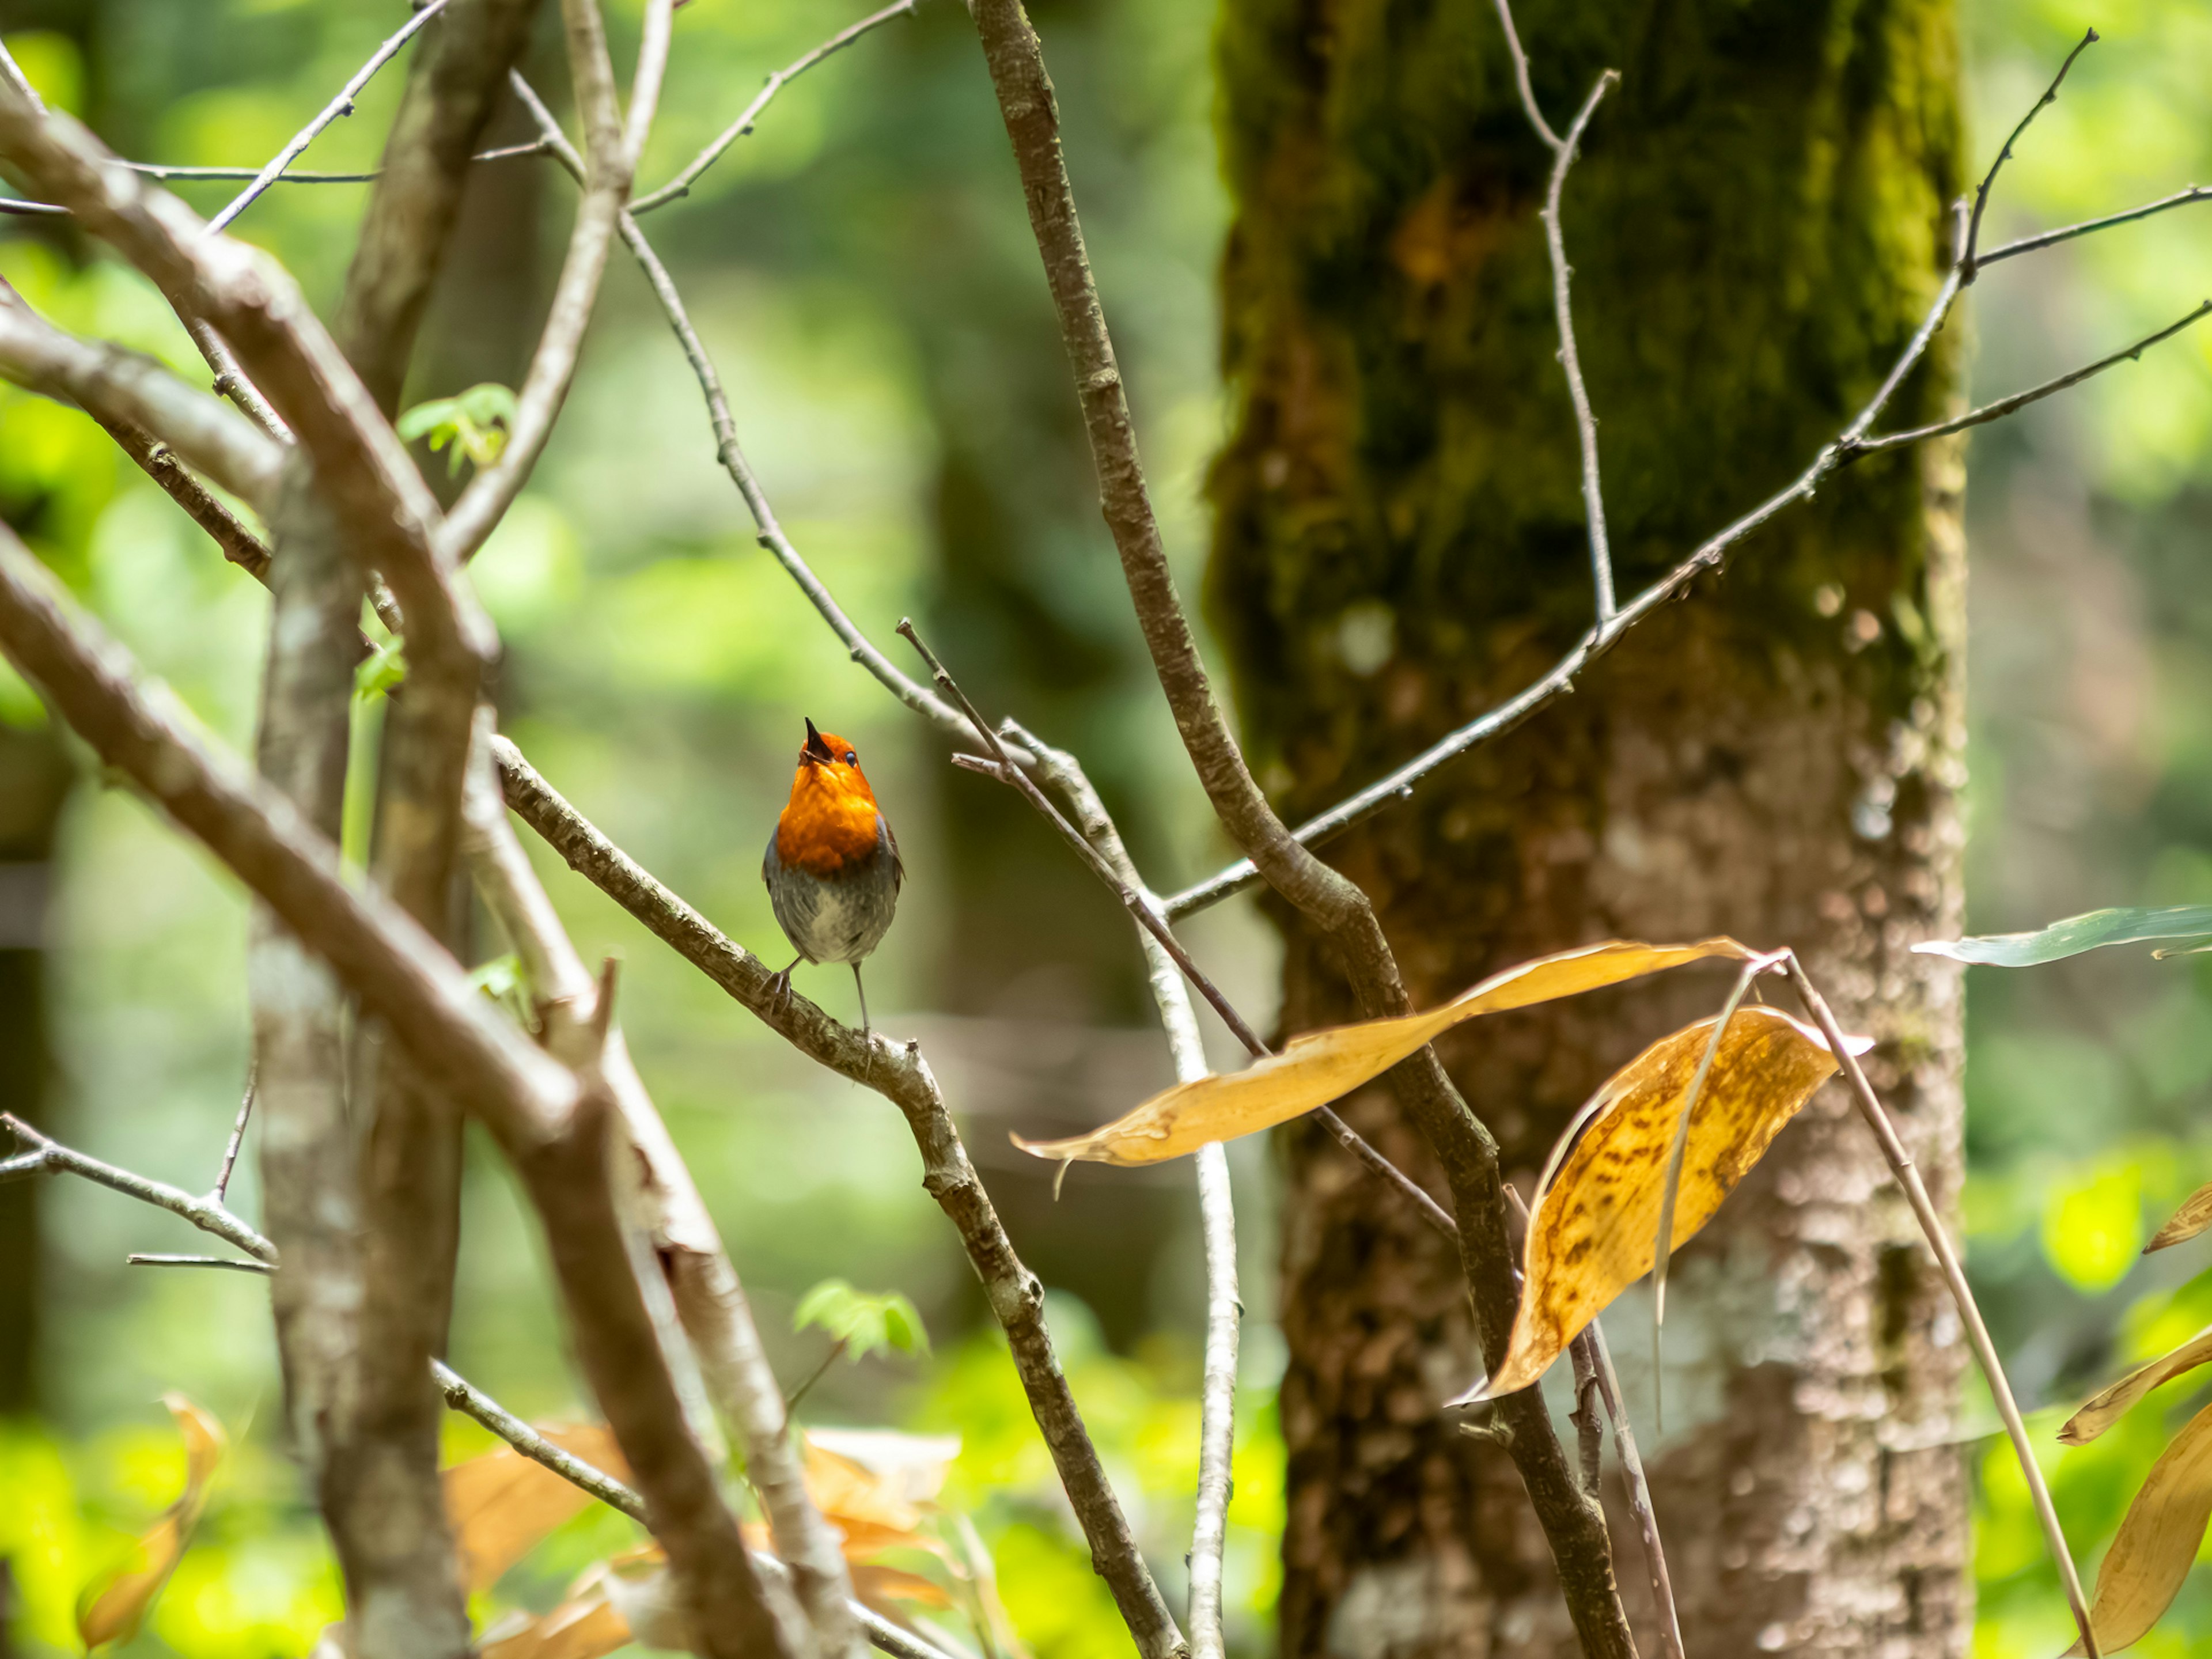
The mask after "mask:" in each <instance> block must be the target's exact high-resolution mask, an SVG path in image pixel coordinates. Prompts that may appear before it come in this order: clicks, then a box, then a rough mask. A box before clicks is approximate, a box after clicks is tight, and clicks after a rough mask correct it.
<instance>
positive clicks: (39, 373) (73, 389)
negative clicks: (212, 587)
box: [0, 281, 285, 514]
mask: <svg viewBox="0 0 2212 1659" xmlns="http://www.w3.org/2000/svg"><path fill="white" fill-rule="evenodd" d="M0 379H6V380H11V381H13V382H14V383H15V385H17V386H22V387H24V388H25V389H26V390H27V391H31V392H38V393H40V395H42V396H44V397H48V398H56V399H58V400H59V401H61V402H64V403H69V404H76V406H77V407H79V408H80V409H82V410H85V411H86V412H87V413H88V414H90V415H92V416H94V418H95V419H97V420H100V421H102V422H120V423H122V424H124V425H126V426H132V427H136V428H139V429H140V430H141V431H144V432H149V433H151V434H152V435H154V436H155V437H156V438H158V439H160V440H161V441H162V442H163V443H166V444H167V445H168V446H169V447H171V448H173V449H174V450H175V451H176V452H177V453H179V455H181V456H183V457H184V459H185V460H186V461H188V462H189V463H191V465H193V466H195V467H197V468H198V469H199V470H200V471H203V472H204V473H206V474H207V475H208V477H210V478H213V479H214V480H215V481H216V483H219V484H221V485H222V487H223V488H224V489H228V490H229V491H230V492H231V494H233V495H236V496H239V497H240V498H241V499H242V500H244V501H246V503H247V504H248V505H250V506H251V507H253V509H254V510H255V511H256V512H258V513H264V514H266V513H268V511H269V510H270V506H271V504H272V503H273V502H274V501H275V499H276V483H277V479H278V477H280V476H281V475H282V473H283V470H284V459H285V450H284V448H283V446H282V445H280V444H277V443H275V442H272V441H270V439H269V438H268V437H266V436H265V435H263V434H262V433H261V432H259V431H258V430H257V429H256V428H254V427H253V426H252V423H251V422H248V421H246V419H244V418H243V417H242V416H239V415H238V414H236V413H235V412H234V411H233V410H229V409H227V408H225V407H224V406H223V405H222V404H220V403H217V402H216V401H214V400H213V399H211V398H209V397H208V396H207V395H206V394H205V393H204V392H197V391H194V390H193V389H192V388H191V386H186V385H185V383H184V382H183V381H182V380H179V379H177V377H176V376H175V375H173V374H170V373H169V371H168V370H167V369H166V368H162V367H161V364H159V363H158V362H155V361H154V360H153V359H152V358H151V357H144V356H139V355H138V354H137V352H132V351H125V350H124V349H121V348H120V347H118V346H113V345H110V344H109V343H106V341H104V340H97V341H95V340H80V339H78V338H77V337H76V336H74V335H71V334H68V333H65V332H64V331H62V330H60V329H58V328H56V327H55V326H54V325H52V324H51V323H49V322H47V321H46V319H44V318H43V317H40V315H39V314H38V313H36V312H34V311H33V310H32V309H31V307H30V305H29V304H28V302H27V301H25V300H24V299H23V297H22V295H20V294H18V293H17V292H16V291H15V289H13V288H12V287H10V286H9V284H8V283H6V282H5V281H0Z"/></svg>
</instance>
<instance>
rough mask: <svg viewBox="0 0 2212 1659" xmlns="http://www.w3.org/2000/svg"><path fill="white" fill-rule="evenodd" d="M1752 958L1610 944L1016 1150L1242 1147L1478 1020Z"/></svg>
mask: <svg viewBox="0 0 2212 1659" xmlns="http://www.w3.org/2000/svg"><path fill="white" fill-rule="evenodd" d="M1751 955H1752V952H1751V951H1747V950H1746V949H1745V948H1744V947H1743V946H1742V945H1739V944H1737V943H1736V942H1735V940H1734V939H1701V940H1699V942H1698V943H1697V944H1695V945H1644V944H1641V943H1639V942H1638V941H1636V940H1633V939H1608V940H1607V941H1606V942H1605V943H1604V944H1602V945H1583V947H1582V948H1580V949H1579V950H1574V951H1560V952H1559V953H1558V954H1557V955H1556V956H1548V957H1537V958H1536V959H1535V960H1534V961H1533V962H1524V963H1522V964H1521V965H1520V966H1519V967H1517V968H1509V969H1506V970H1505V971H1504V972H1503V973H1500V974H1492V975H1491V976H1490V977H1489V978H1488V979H1486V980H1484V981H1482V982H1481V983H1480V984H1479V985H1476V986H1474V987H1472V988H1470V989H1468V990H1466V991H1462V993H1461V994H1459V995H1457V996H1455V997H1454V998H1453V999H1452V1000H1450V1001H1449V1002H1447V1003H1445V1004H1444V1005H1443V1006H1441V1007H1437V1008H1431V1009H1430V1010H1429V1011H1428V1012H1426V1013H1420V1014H1407V1015H1405V1016H1402V1017H1401V1018H1395V1019H1373V1020H1368V1021H1366V1022H1365V1023H1364V1024H1358V1025H1339V1026H1335V1027H1333V1028H1331V1029H1330V1030H1325V1031H1309V1032H1307V1033H1305V1034H1304V1036H1297V1037H1294V1038H1292V1039H1291V1042H1289V1044H1288V1045H1286V1046H1285V1048H1284V1049H1283V1050H1282V1052H1281V1053H1279V1054H1271V1055H1269V1056H1268V1057H1267V1059H1265V1060H1255V1061H1254V1062H1253V1064H1252V1065H1251V1066H1248V1067H1247V1068H1246V1069H1245V1070H1243V1071H1241V1072H1232V1073H1227V1074H1216V1075H1214V1076H1212V1077H1203V1078H1200V1079H1198V1080H1197V1081H1195V1082H1193V1083H1184V1084H1179V1085H1176V1087H1175V1088H1172V1089H1170V1090H1168V1091H1166V1092H1165V1093H1164V1094H1158V1095H1155V1096H1153V1097H1152V1099H1150V1100H1148V1101H1146V1103H1144V1104H1143V1105H1141V1106H1139V1107H1138V1108H1137V1109H1135V1110H1134V1111H1133V1112H1130V1113H1128V1114H1127V1115H1125V1116H1122V1117H1119V1118H1116V1119H1115V1121H1113V1122H1111V1123H1109V1124H1108V1125H1107V1126H1106V1127H1104V1128H1103V1129H1097V1130H1094V1131H1092V1132H1091V1133H1089V1134H1087V1135H1077V1136H1075V1137H1073V1139H1066V1140H1024V1139H1022V1138H1021V1137H1020V1136H1019V1135H1016V1136H1014V1137H1013V1141H1014V1145H1015V1146H1018V1147H1020V1148H1021V1149H1022V1150H1023V1151H1024V1152H1031V1153H1034V1154H1036V1156H1037V1157H1039V1158H1049V1159H1052V1160H1054V1161H1055V1162H1058V1163H1069V1162H1073V1161H1078V1160H1081V1161H1085V1162H1089V1163H1093V1164H1131V1165H1133V1164H1162V1163H1164V1162H1166V1161H1167V1160H1168V1159H1169V1158H1181V1157H1182V1156H1183V1155H1184V1154H1185V1153H1187V1152H1196V1151H1197V1150H1198V1149H1199V1148H1200V1146H1205V1145H1206V1143H1207V1142H1208V1141H1213V1140H1234V1139H1237V1137H1238V1136H1239V1135H1249V1134H1254V1133H1257V1132H1258V1131H1260V1130H1261V1129H1272V1128H1273V1127H1275V1125H1277V1124H1278V1123H1287V1122H1289V1121H1291V1119H1292V1118H1294V1117H1300V1116H1303V1115H1304V1114H1306V1113H1308V1112H1310V1111H1311V1110H1313V1109H1314V1108H1316V1106H1326V1105H1328V1103H1329V1102H1331V1101H1333V1100H1339V1099H1341V1098H1342V1097H1344V1096H1346V1095H1348V1094H1350V1093H1351V1092H1352V1091H1353V1090H1354V1089H1357V1088H1358V1087H1359V1085H1361V1084H1363V1083H1365V1082H1367V1081H1368V1080H1369V1079H1372V1078H1376V1077H1379V1076H1381V1075H1382V1074H1383V1073H1384V1072H1387V1071H1389V1069H1390V1067H1392V1066H1395V1065H1396V1064H1397V1063H1398V1062H1399V1061H1400V1060H1403V1059H1405V1058H1406V1056H1407V1055H1408V1054H1413V1053H1415V1052H1417V1051H1418V1050H1419V1049H1420V1048H1422V1047H1423V1046H1424V1045H1425V1044H1427V1043H1429V1042H1432V1041H1434V1040H1435V1039H1436V1038H1437V1037H1438V1036H1442V1035H1443V1033H1444V1032H1446V1031H1448V1030H1450V1029H1451V1028H1452V1027H1453V1026H1455V1025H1457V1024H1460V1023H1461V1022H1462V1021H1463V1020H1469V1019H1473V1018H1474V1017H1475V1016H1476V1015H1478V1014H1493V1013H1499V1012H1504V1010H1506V1009H1509V1008H1525V1007H1528V1006H1530V1005H1531V1004H1534V1003H1539V1002H1548V1001H1551V1000H1553V999H1554V998H1557V997H1567V996H1575V995H1577V994H1580V993H1582V992H1584V991H1595V990H1597V989H1599V988H1600V987H1603V986H1607V985H1618V984H1620V982H1621V981H1624V980H1631V979H1638V978H1640V977H1642V976H1643V975H1645V974H1656V973H1657V972H1659V971H1660V970H1661V969H1667V968H1677V967H1680V966H1681V965H1682V964H1683V963H1688V962H1699V961H1702V960H1704V959H1705V958H1706V957H1728V958H1730V959H1731V960H1734V961H1738V962H1741V961H1746V960H1748V959H1749V957H1751Z"/></svg>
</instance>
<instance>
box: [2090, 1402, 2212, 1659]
mask: <svg viewBox="0 0 2212 1659" xmlns="http://www.w3.org/2000/svg"><path fill="white" fill-rule="evenodd" d="M2208 1519H2212V1406H2208V1407H2205V1408H2204V1409H2203V1411H2201V1412H2199V1413H2197V1415H2196V1416H2194V1417H2192V1418H2191V1419H2189V1423H2188V1425H2187V1426H2186V1427H2185V1428H2184V1429H2183V1430H2182V1431H2181V1432H2180V1433H2179V1434H2177V1435H2176V1436H2174V1437H2173V1442H2172V1444H2171V1445H2169V1446H2167V1447H2166V1449H2165V1450H2164V1451H2162V1452H2160V1454H2159V1457H2158V1462H2155V1463H2154V1464H2152V1465H2151V1466H2150V1473H2149V1474H2147V1475H2145V1476H2144V1477H2143V1483H2142V1489H2141V1490H2140V1491H2138V1492H2136V1495H2135V1501H2134V1502H2133V1503H2131V1504H2129V1505H2128V1513H2127V1518H2126V1519H2125V1520H2124V1521H2122V1522H2120V1530H2119V1534H2118V1536H2117V1537H2115V1538H2114V1539H2113V1540H2112V1548H2111V1550H2110V1551H2108V1552H2107V1553H2106V1556H2105V1565H2103V1566H2101V1567H2100V1568H2099V1569H2098V1571H2097V1595H2096V1598H2095V1600H2094V1601H2093V1602H2092V1603H2091V1604H2090V1607H2089V1627H2090V1628H2091V1629H2092V1630H2093V1631H2095V1632H2097V1645H2098V1647H2099V1648H2100V1649H2102V1650H2104V1651H2105V1652H2106V1653H2116V1652H2118V1650H2120V1649H2122V1648H2124V1647H2126V1646H2128V1645H2129V1644H2131V1643H2134V1642H2136V1641H2139V1640H2141V1639H2142V1637H2143V1636H2144V1635H2145V1634H2147V1633H2148V1631H2149V1630H2150V1627H2151V1626H2153V1625H2155V1624H2156V1623H2158V1621H2159V1620H2160V1617H2161V1616H2163V1615H2164V1613H2165V1612H2166V1608H2167V1607H2170V1606H2172V1603H2173V1598H2174V1596H2175V1595H2176V1594H2177V1593H2179V1590H2180V1589H2181V1581H2182V1580H2183V1579H2185V1578H2186V1577H2189V1566H2190V1563H2191V1562H2192V1561H2194V1560H2195V1559H2197V1546H2198V1545H2199V1544H2201V1543H2202V1542H2203V1540H2204V1523H2205V1522H2206V1521H2207V1520H2208ZM2067 1652H2069V1654H2074V1653H2079V1652H2081V1644H2080V1643H2079V1642H2076V1643H2075V1644H2074V1645H2073V1646H2072V1647H2070V1648H2069V1649H2068V1650H2067Z"/></svg>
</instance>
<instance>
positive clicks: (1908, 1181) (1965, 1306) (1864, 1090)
mask: <svg viewBox="0 0 2212 1659" xmlns="http://www.w3.org/2000/svg"><path fill="white" fill-rule="evenodd" d="M2089 39H2090V40H2095V39H2096V35H2095V34H2094V33H2091V35H2090V36H2089ZM2084 44H2085V45H2086V44H2087V42H2084ZM2080 51H2081V48H2080V47H2079V46H2077V47H2075V52H2076V53H2079V52H2080ZM2067 61H2068V62H2069V63H2071V62H2072V61H2073V60H2072V59H2071V58H2069V59H2068V60H2067ZM2056 84H2057V83H2056V82H2054V83H2053V87H2054V89H2055V88H2056ZM2021 125H2023V126H2025V125H2027V124H2026V123H2025V122H2023V123H2021ZM2014 136H2015V137H2018V136H2019V135H2018V134H2017V133H2015V135H2014ZM1784 963H1785V971H1786V972H1787V973H1788V974H1789V975H1790V983H1791V984H1792V985H1793V986H1795V987H1796V991H1797V994H1798V997H1799V998H1800V1000H1802V1001H1803V1003H1804V1005H1805V1011H1806V1012H1808V1013H1809V1014H1810V1015H1812V1017H1813V1023H1814V1024H1815V1025H1817V1026H1819V1027H1820V1035H1821V1036H1824V1037H1826V1039H1827V1042H1828V1048H1829V1050H1830V1052H1831V1053H1832V1054H1834V1055H1835V1056H1836V1060H1837V1062H1838V1064H1839V1065H1840V1066H1842V1067H1843V1071H1844V1081H1845V1082H1846V1083H1848V1084H1849V1085H1850V1091H1851V1101H1852V1103H1853V1104H1855V1105H1856V1106H1857V1108H1858V1110H1859V1115H1860V1116H1861V1117H1862V1118H1863V1119H1865V1120H1866V1125H1867V1127H1868V1128H1869V1129H1871V1130H1873V1131H1874V1138H1875V1144H1876V1145H1878V1146H1880V1147H1881V1155H1882V1157H1883V1158H1886V1159H1887V1161H1888V1164H1889V1168H1890V1173H1891V1174H1892V1175H1893V1176H1896V1177H1897V1184H1898V1185H1899V1187H1901V1188H1904V1189H1905V1201H1906V1202H1907V1203H1909V1204H1910V1205H1911V1206H1912V1214H1913V1217H1914V1218H1915V1219H1916V1220H1917V1221H1918V1222H1919V1224H1920V1231H1921V1232H1922V1233H1923V1234H1924V1235H1925V1236H1926V1237H1927V1239H1928V1248H1929V1249H1930V1250H1932V1251H1934V1252H1935V1255H1936V1266H1937V1267H1939V1268H1940V1269H1941V1270H1942V1274H1943V1282H1944V1284H1945V1285H1948V1287H1949V1289H1950V1291H1951V1299H1952V1301H1953V1302H1954V1303H1955V1304H1957V1305H1958V1310H1959V1318H1960V1321H1961V1322H1963V1323H1964V1324H1965V1326H1966V1336H1967V1339H1968V1340H1970V1341H1971V1342H1972V1344H1973V1346H1974V1357H1975V1358H1977V1359H1978V1360H1980V1361H1981V1365H1982V1375H1983V1377H1984V1381H1986V1382H1987V1383H1988V1384H1989V1389H1990V1403H1991V1404H1993V1405H1994V1406H1996V1411H1997V1416H1998V1417H1999V1418H2000V1419H2002V1421H2003V1423H2004V1426H2005V1433H2006V1435H2007V1436H2008V1437H2009V1438H2010V1439H2011V1441H2012V1449H2013V1451H2014V1453H2015V1455H2016V1456H2017V1457H2018V1459H2019V1461H2020V1472H2021V1475H2022V1476H2023V1477H2025V1478H2026V1480H2027V1490H2028V1493H2029V1495H2030V1497H2031V1498H2033V1501H2034V1504H2035V1518H2036V1520H2037V1522H2039V1523H2040V1525H2041V1526H2042V1528H2043V1538H2044V1542H2045V1544H2046V1545H2047V1546H2049V1547H2050V1550H2051V1560H2052V1561H2053V1562H2054V1563H2056V1564H2057V1568H2058V1580H2059V1583H2060V1584H2061V1585H2062V1586H2063V1588H2064V1589H2065V1591H2066V1602H2067V1605H2068V1607H2070V1608H2072V1610H2073V1613H2074V1622H2075V1624H2076V1625H2077V1626H2079V1627H2080V1628H2081V1646H2082V1651H2083V1652H2084V1653H2086V1654H2087V1656H2088V1659H2099V1651H2098V1647H2097V1633H2096V1631H2095V1630H2094V1629H2093V1626H2092V1625H2091V1621H2090V1618H2089V1602H2088V1598H2087V1597H2086V1596H2085V1595H2082V1593H2081V1574H2080V1573H2078V1572H2077V1571H2075V1567H2074V1556H2073V1553H2072V1552H2071V1551H2070V1550H2069V1549H2068V1548H2067V1546H2066V1533H2065V1530H2064V1528H2062V1527H2060V1525H2059V1524H2058V1510H2057V1507H2056V1506H2055V1505H2054V1504H2052V1503H2051V1488H2050V1486H2049V1485H2048V1484H2047V1483H2046V1482H2045V1480H2044V1478H2043V1471H2042V1469H2041V1468H2039V1467H2038V1466H2037V1463H2036V1461H2035V1449H2034V1446H2033V1443H2031V1442H2030V1441H2029V1439H2028V1437H2027V1424H2026V1423H2025V1422H2024V1421H2022V1420H2021V1414H2020V1406H2019V1404H2018V1402H2016V1401H2015V1400H2014V1399H2013V1395H2012V1383H2011V1382H2010V1381H2009V1379H2008V1378H2007V1377H2006V1376H2005V1370H2004V1362H2003V1360H2002V1358H2000V1357H1999V1356H1998V1353H1997V1348H1996V1343H1995V1342H1994V1341H1992V1340H1990V1328H1989V1326H1988V1325H1987V1324H1986V1323H1984V1322H1983V1319H1982V1310H1981V1308H1980V1307H1979V1305H1978V1304H1976V1302H1975V1301H1974V1292H1973V1289H1972V1286H1971V1285H1968V1284H1967V1282H1966V1267H1965V1265H1964V1264H1963V1263H1962V1262H1961V1261H1960V1259H1959V1252H1958V1250H1957V1249H1956V1248H1955V1247H1954V1245H1953V1244H1952V1243H1951V1234H1950V1231H1949V1230H1948V1228H1946V1227H1945V1226H1944V1225H1943V1218H1942V1216H1940V1215H1938V1214H1937V1213H1936V1203H1935V1200H1933V1199H1931V1198H1929V1195H1928V1183H1927V1182H1924V1181H1923V1180H1922V1179H1921V1178H1920V1170H1919V1167H1918V1166H1917V1164H1914V1163H1913V1161H1912V1155H1911V1153H1910V1152H1906V1151H1905V1143H1904V1141H1902V1140H1901V1139H1899V1138H1898V1133H1897V1126H1896V1125H1895V1124H1893V1123H1892V1122H1891V1121H1890V1119H1889V1114H1888V1113H1887V1111H1885V1110H1884V1109H1882V1104H1881V1097H1879V1096H1877V1095H1876V1094H1875V1091H1874V1085H1872V1084H1870V1083H1869V1082H1868V1081H1867V1074H1866V1071H1865V1068H1864V1067H1863V1066H1861V1065H1860V1064H1859V1061H1858V1056H1857V1054H1855V1053H1853V1052H1852V1049H1851V1045H1850V1040H1849V1039H1848V1038H1846V1037H1845V1036H1844V1033H1843V1028H1842V1027H1841V1026H1840V1025H1838V1024H1837V1023H1836V1016H1835V1014H1834V1013H1833V1012H1832V1011H1831V1010H1830V1008H1829V1006H1828V1003H1827V999H1826V998H1825V997H1823V996H1822V995H1821V994H1820V990H1819V989H1818V987H1815V986H1814V983H1813V981H1812V977H1811V975H1808V974H1807V973H1806V971H1805V965H1804V963H1801V962H1800V961H1798V959H1797V957H1796V954H1795V953H1794V952H1793V953H1791V954H1790V955H1789V956H1788V957H1785V958H1784Z"/></svg>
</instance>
